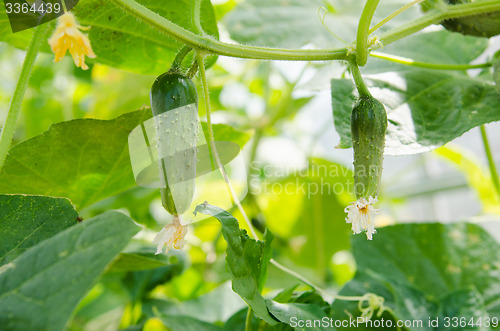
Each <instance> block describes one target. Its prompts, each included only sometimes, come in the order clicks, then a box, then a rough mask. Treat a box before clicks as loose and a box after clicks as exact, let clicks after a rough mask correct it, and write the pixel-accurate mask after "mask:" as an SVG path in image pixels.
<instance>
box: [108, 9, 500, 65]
mask: <svg viewBox="0 0 500 331" xmlns="http://www.w3.org/2000/svg"><path fill="white" fill-rule="evenodd" d="M111 1H112V2H113V3H114V4H116V5H117V6H118V7H120V8H121V9H123V10H124V11H125V12H127V13H129V14H130V15H132V16H133V17H136V18H137V19H139V20H141V21H143V22H144V23H146V24H148V25H150V26H152V27H154V28H156V29H158V30H160V31H162V32H164V33H166V34H167V35H169V36H171V37H172V38H174V39H176V40H177V41H179V42H182V43H184V44H186V45H188V46H190V47H192V48H195V49H199V50H204V51H206V52H208V53H212V54H218V55H223V56H231V57H239V58H245V59H257V60H284V61H325V60H347V53H348V51H347V48H341V49H307V50H302V49H280V48H269V47H255V46H245V45H235V44H228V43H224V42H221V41H218V40H215V39H212V38H210V37H202V36H198V35H196V34H194V33H192V32H191V31H188V30H186V29H183V28H181V27H180V26H178V25H176V24H174V23H172V22H170V21H169V20H167V19H165V18H163V17H161V16H160V15H158V14H156V13H154V12H152V11H151V10H149V9H147V8H145V7H144V6H142V5H140V4H138V3H137V2H135V1H134V0H111ZM499 10H500V1H498V0H483V1H478V2H472V3H466V4H459V5H448V6H447V10H445V11H432V12H429V13H427V14H425V15H424V16H422V17H420V18H418V19H416V20H413V21H411V22H409V23H408V24H405V25H403V26H401V27H399V28H396V29H393V30H391V31H388V32H387V33H384V34H382V36H381V37H380V41H381V44H383V45H387V44H390V43H392V42H394V41H396V40H399V39H401V38H404V37H406V36H408V35H411V34H413V33H415V32H418V31H420V30H422V29H423V28H425V27H427V26H429V25H431V24H437V23H439V22H441V21H442V20H445V19H450V18H457V17H463V16H470V15H476V14H484V13H489V12H494V11H499ZM377 47H380V46H372V48H373V49H375V48H377Z"/></svg>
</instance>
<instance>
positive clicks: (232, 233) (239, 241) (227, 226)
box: [195, 204, 277, 325]
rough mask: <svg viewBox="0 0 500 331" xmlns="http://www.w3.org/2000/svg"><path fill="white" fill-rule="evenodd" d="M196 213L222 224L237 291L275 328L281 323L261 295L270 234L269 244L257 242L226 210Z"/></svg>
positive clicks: (210, 208) (204, 206) (209, 208)
mask: <svg viewBox="0 0 500 331" xmlns="http://www.w3.org/2000/svg"><path fill="white" fill-rule="evenodd" d="M195 213H202V214H205V215H210V216H213V217H215V218H216V219H218V220H219V221H220V222H221V225H222V235H223V236H224V239H225V240H226V242H227V250H226V253H227V256H226V263H227V268H228V269H229V273H230V274H231V279H232V280H233V290H234V291H235V292H236V293H238V294H239V295H240V297H241V298H242V299H243V300H245V302H246V303H247V304H248V305H249V306H250V307H252V310H253V311H254V312H255V313H256V314H257V316H258V317H259V318H261V319H263V320H264V321H266V322H267V323H269V324H271V325H275V324H276V323H277V322H276V320H275V319H274V318H273V317H272V316H271V315H270V314H269V312H268V310H267V307H266V302H265V300H264V298H263V297H262V295H261V294H260V291H259V289H260V288H261V287H262V283H261V281H262V280H263V277H264V276H262V273H263V272H266V270H267V269H266V265H267V263H268V262H269V260H268V259H269V258H270V256H269V255H270V254H269V253H268V250H269V248H268V247H267V246H268V245H269V244H270V241H271V240H272V235H271V234H270V233H269V232H268V233H266V234H265V235H264V238H265V239H267V241H266V242H263V241H260V240H254V239H252V238H250V237H249V236H248V235H247V234H246V231H245V230H240V228H239V224H238V220H237V219H236V218H234V217H233V216H232V215H231V214H229V213H228V212H227V211H225V210H224V209H221V208H219V207H215V206H211V205H209V204H201V205H198V206H196V209H195Z"/></svg>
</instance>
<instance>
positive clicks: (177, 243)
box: [153, 216, 187, 254]
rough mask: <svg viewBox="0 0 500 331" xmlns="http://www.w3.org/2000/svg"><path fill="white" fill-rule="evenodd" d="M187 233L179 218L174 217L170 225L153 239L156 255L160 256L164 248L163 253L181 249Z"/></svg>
mask: <svg viewBox="0 0 500 331" xmlns="http://www.w3.org/2000/svg"><path fill="white" fill-rule="evenodd" d="M186 233H187V227H186V226H184V225H182V224H181V221H180V217H179V216H174V219H173V221H172V223H170V224H167V225H165V226H164V227H163V229H161V231H160V232H159V233H158V234H157V235H156V237H155V238H154V239H153V244H155V245H156V254H160V253H161V252H162V251H163V247H164V246H166V247H165V253H168V251H169V250H170V249H171V248H172V247H173V248H175V249H182V248H183V247H184V244H185V243H186V241H185V239H184V237H185V236H186Z"/></svg>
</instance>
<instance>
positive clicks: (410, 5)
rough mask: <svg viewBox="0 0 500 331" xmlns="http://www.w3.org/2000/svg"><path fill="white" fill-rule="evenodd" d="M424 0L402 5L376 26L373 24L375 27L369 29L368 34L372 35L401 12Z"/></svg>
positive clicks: (414, 0) (415, 0)
mask: <svg viewBox="0 0 500 331" xmlns="http://www.w3.org/2000/svg"><path fill="white" fill-rule="evenodd" d="M422 1H424V0H413V1H412V2H410V3H408V4H406V5H404V6H403V7H401V8H399V9H398V10H396V11H395V12H393V13H392V14H390V15H389V16H387V17H386V18H384V19H383V20H382V21H380V22H378V23H377V24H375V26H374V27H373V28H371V29H370V31H369V32H368V33H369V34H372V33H374V32H375V31H377V30H378V29H379V28H380V27H382V26H383V25H384V24H386V23H387V22H389V21H390V20H392V19H393V18H394V17H396V16H398V15H399V14H401V13H402V12H404V11H405V10H407V9H408V8H410V7H412V6H414V5H416V4H418V3H420V2H422Z"/></svg>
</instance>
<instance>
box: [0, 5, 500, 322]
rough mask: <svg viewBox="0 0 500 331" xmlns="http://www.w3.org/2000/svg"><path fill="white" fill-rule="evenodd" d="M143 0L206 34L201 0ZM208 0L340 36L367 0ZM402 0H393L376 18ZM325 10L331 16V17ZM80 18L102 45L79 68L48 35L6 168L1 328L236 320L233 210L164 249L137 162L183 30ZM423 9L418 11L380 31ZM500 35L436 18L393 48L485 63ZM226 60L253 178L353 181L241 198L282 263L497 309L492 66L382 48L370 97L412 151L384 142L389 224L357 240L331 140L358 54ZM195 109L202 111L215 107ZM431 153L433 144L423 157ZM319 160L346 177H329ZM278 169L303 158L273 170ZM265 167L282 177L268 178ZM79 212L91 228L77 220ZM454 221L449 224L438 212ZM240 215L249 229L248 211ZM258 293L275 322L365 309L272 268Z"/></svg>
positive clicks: (255, 21) (318, 34)
mask: <svg viewBox="0 0 500 331" xmlns="http://www.w3.org/2000/svg"><path fill="white" fill-rule="evenodd" d="M139 2H140V3H142V4H144V5H145V6H147V7H148V8H150V9H151V10H154V11H155V12H158V13H159V14H160V15H162V16H165V17H167V18H168V19H170V20H172V21H174V22H176V23H178V24H179V25H181V26H183V27H185V28H187V29H191V30H194V29H195V26H194V24H193V22H192V19H191V15H189V14H186V13H191V12H192V7H191V6H192V2H190V1H176V2H175V3H174V2H172V1H168V4H167V2H166V3H165V5H157V4H156V2H154V1H148V0H141V1H139ZM212 4H213V9H212V8H211V6H210V3H209V1H203V2H202V21H201V23H202V27H203V29H204V31H205V32H207V33H208V34H210V35H212V36H213V37H215V38H217V37H218V34H220V39H221V40H232V41H236V42H239V43H244V44H250V45H259V46H272V47H287V48H300V47H320V48H325V45H327V46H328V48H331V47H342V46H345V43H344V42H342V41H341V40H346V41H351V40H354V39H355V31H356V26H357V20H358V16H359V13H360V12H361V9H362V3H361V2H359V3H358V2H356V3H355V4H354V5H353V3H352V1H343V0H338V1H334V2H331V3H330V2H328V3H326V2H323V1H316V0H309V1H295V0H290V1H280V2H279V3H278V2H273V1H264V0H246V1H242V2H236V1H233V0H229V1H213V2H212ZM403 4H404V2H403V1H398V0H393V1H382V4H381V5H380V8H379V9H378V10H377V12H376V16H375V19H374V21H379V20H380V19H382V18H383V17H385V16H386V15H387V14H388V13H390V12H392V11H394V10H395V9H397V8H399V7H400V6H401V5H403ZM0 6H3V4H1V5H0ZM320 7H324V8H325V9H324V11H325V12H326V13H327V14H326V16H325V19H324V25H323V24H321V20H320V18H319V17H318V16H321V15H322V14H323V10H320V11H319V13H320V15H318V9H319V8H320ZM167 8H168V9H167ZM3 10H4V9H3V8H2V7H0V11H3ZM74 13H75V15H76V16H77V17H78V19H79V20H80V23H81V24H82V25H84V26H86V25H89V26H92V28H91V29H90V32H89V37H90V39H91V41H92V45H93V47H94V50H95V52H96V54H97V55H98V57H97V59H96V60H95V63H92V62H91V69H90V70H88V71H82V70H80V69H78V68H74V65H73V63H72V61H71V58H66V59H64V60H63V61H62V62H60V63H57V64H54V63H53V55H52V54H50V53H49V48H48V45H45V46H44V47H42V51H43V53H41V54H39V56H38V59H37V61H36V65H35V68H34V72H33V74H32V76H31V79H30V83H29V84H30V85H29V89H28V91H27V94H26V97H25V99H24V102H23V112H22V117H21V120H20V121H19V123H18V128H17V130H16V136H15V142H14V144H13V146H14V147H12V149H11V150H10V151H9V156H8V158H7V162H6V164H5V166H4V168H3V169H2V170H1V172H0V193H2V194H3V195H1V196H0V200H1V204H0V238H1V239H2V244H1V245H0V260H1V261H2V264H3V265H4V267H2V269H0V307H2V308H0V316H2V317H0V321H2V322H3V321H5V318H7V319H8V318H9V316H16V317H19V319H18V320H16V321H15V322H12V320H11V322H12V323H13V324H7V325H9V327H11V328H12V329H22V327H25V326H30V327H32V328H35V329H36V328H37V327H38V328H43V327H44V326H45V325H52V326H51V327H50V329H53V330H58V329H61V328H63V327H66V328H68V329H70V330H115V329H118V328H123V329H129V330H140V329H144V330H162V329H165V328H169V329H172V330H175V331H177V330H193V329H200V330H212V329H213V330H219V329H227V330H243V329H244V322H245V316H246V311H247V309H246V308H245V307H246V305H245V303H244V302H243V300H241V299H240V297H239V296H238V295H237V294H235V293H234V292H233V291H232V290H231V286H230V274H229V273H228V271H227V270H226V266H225V256H226V241H225V240H224V238H223V234H222V232H221V226H220V223H219V222H218V221H217V220H216V219H214V218H211V219H209V220H207V221H203V222H200V223H195V224H193V225H192V226H191V228H190V231H189V234H188V238H187V240H188V246H187V249H185V250H184V251H181V252H179V251H173V252H170V253H169V254H168V255H166V256H164V255H162V256H154V255H153V253H154V247H153V246H152V244H151V240H152V238H153V236H154V234H155V232H157V231H158V230H159V229H161V227H162V226H163V225H164V224H166V223H167V222H168V221H169V220H170V218H169V215H168V214H166V212H165V211H164V210H163V208H162V207H161V203H160V197H159V192H157V191H155V190H150V189H145V188H140V187H137V186H136V185H135V183H134V180H133V177H132V176H131V169H130V165H129V159H128V155H127V153H128V152H127V146H126V137H127V135H128V132H130V130H131V129H133V128H134V127H136V126H137V125H138V123H140V121H141V120H143V119H145V118H147V117H148V116H149V115H148V114H149V110H148V109H144V107H145V106H148V105H149V89H150V87H151V84H152V82H153V80H154V78H155V77H156V76H157V75H159V74H160V73H162V72H163V71H165V70H166V69H168V67H169V63H170V62H171V60H172V59H173V56H174V55H175V52H176V50H177V49H179V48H180V44H179V43H176V42H174V41H173V40H171V39H170V38H168V37H166V36H165V35H163V34H161V33H159V32H156V31H153V30H152V29H151V28H149V27H147V26H146V25H144V24H142V23H140V22H138V21H137V20H136V19H135V18H132V17H127V15H126V14H125V13H123V12H122V11H120V10H119V9H117V8H116V7H114V5H113V4H111V2H106V3H105V5H103V2H102V1H97V0H86V1H81V3H80V4H79V5H78V7H77V8H76V9H75V10H74ZM420 15H421V13H420V12H419V9H418V8H417V7H415V8H411V9H410V10H408V11H407V12H405V13H404V14H403V15H401V16H399V17H398V18H397V19H396V20H394V21H391V22H390V23H389V24H388V25H387V26H384V27H383V29H384V30H385V31H386V30H388V29H390V27H391V26H396V25H398V24H401V23H403V22H405V21H407V20H409V19H410V18H414V17H418V16H420ZM216 22H218V23H216ZM327 28H328V29H327ZM9 29H10V27H9V26H8V23H7V21H6V20H5V15H3V13H2V14H1V17H0V39H1V40H2V41H4V42H2V43H0V72H1V73H2V78H3V79H2V80H1V81H0V120H1V121H2V123H3V122H4V118H5V117H6V115H7V110H8V107H9V103H10V98H11V96H12V95H13V93H14V88H15V84H16V81H17V77H18V75H19V72H20V70H21V65H22V60H23V57H24V54H25V53H24V51H23V50H22V49H25V48H26V47H27V45H28V44H29V41H30V39H31V35H32V31H31V30H27V31H24V32H21V33H17V34H15V35H13V34H12V33H11V32H10V31H9ZM217 31H218V32H217ZM332 32H333V33H334V34H335V35H336V36H337V37H334V36H332ZM49 33H50V32H49ZM339 39H340V40H339ZM498 45H499V39H498V38H492V39H490V40H488V39H486V38H475V37H464V36H462V35H460V34H456V33H452V32H448V31H445V30H443V29H442V28H441V27H438V26H432V27H430V28H428V29H426V30H424V31H422V32H421V33H419V34H417V35H415V36H411V37H409V38H407V39H404V40H402V41H400V42H397V43H394V44H392V45H389V46H387V47H386V48H383V49H382V50H381V51H382V52H384V53H388V54H393V55H399V56H405V57H408V58H412V59H415V60H418V61H423V62H433V63H447V64H467V63H482V62H484V61H486V60H489V59H490V58H491V55H492V54H493V53H494V52H495V51H496V50H498ZM457 48H458V50H457ZM215 60H216V58H215V57H214V58H212V60H211V64H212V66H211V68H210V70H209V71H208V76H209V77H208V81H209V84H210V91H211V93H210V102H211V105H212V109H213V110H215V113H214V119H215V121H216V122H217V123H221V124H224V125H225V126H219V127H218V128H217V127H216V128H215V130H216V135H217V134H218V135H220V136H221V137H224V139H229V140H234V141H238V142H239V143H241V144H245V143H246V144H245V148H244V151H243V152H244V156H245V158H246V159H247V161H248V163H249V164H250V163H251V161H254V162H253V163H251V164H252V166H251V167H250V170H251V171H252V172H251V178H252V179H253V181H252V185H251V186H250V192H253V191H258V189H259V188H260V189H262V188H263V187H270V186H271V184H273V183H280V184H281V185H285V184H286V183H291V185H292V187H295V186H300V185H301V184H302V183H306V184H308V183H324V182H327V183H330V184H331V185H335V184H337V183H338V184H339V185H341V187H342V188H344V189H343V190H342V191H341V192H340V193H339V194H319V193H312V192H307V194H302V193H301V192H300V191H297V192H295V193H293V194H287V193H286V192H271V193H267V194H266V193H261V194H257V193H254V194H250V195H248V196H247V198H246V199H245V200H244V201H243V205H244V207H245V209H246V211H247V213H248V214H249V216H250V217H251V219H252V221H253V223H254V226H255V227H256V228H257V229H264V228H267V229H269V230H270V231H271V232H273V233H274V235H275V238H274V240H273V242H272V245H271V246H272V253H273V257H274V258H275V259H276V260H278V261H279V262H281V263H282V264H284V265H286V266H287V267H289V268H291V269H293V270H295V271H297V272H299V273H300V274H302V275H305V276H306V277H307V278H309V279H311V280H312V281H313V282H314V283H317V284H320V285H321V286H322V287H324V288H327V289H328V290H329V291H331V292H334V293H336V292H338V291H340V293H342V294H345V295H362V294H364V293H366V291H370V292H374V293H376V294H379V295H382V296H384V297H385V298H386V304H388V305H389V306H390V307H391V309H392V313H389V312H386V313H385V314H384V315H383V317H385V318H392V319H395V318H396V319H415V318H422V319H426V318H427V316H429V315H430V316H446V315H447V314H448V315H449V314H452V315H455V316H467V317H470V316H474V317H481V316H482V317H484V316H487V315H489V316H497V317H498V316H499V315H500V306H499V299H498V298H499V296H500V294H499V293H500V289H499V287H498V286H499V285H498V284H500V281H499V280H500V279H499V277H500V264H499V263H500V257H499V256H498V251H499V250H498V248H499V247H498V240H500V235H499V233H500V231H499V228H500V226H499V222H498V221H499V216H498V215H499V213H500V209H499V199H498V196H497V195H496V193H495V190H494V187H493V186H492V184H491V180H490V175H489V172H488V170H487V167H486V165H487V162H486V159H485V158H484V156H483V152H482V142H481V140H480V134H479V129H478V128H477V126H478V125H479V124H483V123H488V122H492V121H497V120H499V118H498V116H499V115H498V114H499V112H498V109H499V104H500V102H499V98H498V92H496V91H495V88H494V86H493V85H492V74H491V70H490V69H484V70H469V71H467V72H465V71H440V70H425V69H418V68H413V67H408V66H402V65H400V64H395V63H392V62H387V61H383V60H379V59H375V58H371V59H370V60H369V63H368V65H367V66H366V67H365V68H363V73H364V74H366V76H367V78H368V81H369V84H370V86H371V87H372V88H373V93H374V95H375V96H376V97H377V98H379V99H380V100H381V101H383V102H384V103H385V104H386V106H387V108H388V111H389V118H391V114H392V116H393V120H394V121H393V122H392V124H393V126H392V131H390V132H389V136H388V143H387V144H388V151H389V152H390V153H391V154H393V155H394V154H396V155H400V156H387V157H386V159H385V164H384V177H383V194H382V199H381V200H382V201H381V209H382V213H381V214H380V215H379V217H378V218H377V224H378V225H379V226H388V227H387V228H382V229H380V230H379V233H378V234H377V235H376V236H375V239H374V241H373V242H367V241H366V240H365V239H364V237H363V235H358V236H352V235H351V234H350V228H349V226H348V225H346V224H345V221H344V218H345V213H344V211H343V210H344V208H345V206H346V205H347V204H348V203H349V202H350V201H352V200H353V197H352V196H351V195H350V194H349V193H348V192H347V191H348V190H347V188H348V187H349V185H352V176H351V173H350V171H349V170H348V169H351V167H352V166H351V163H352V151H351V150H342V149H335V146H337V145H338V144H339V143H340V144H341V145H344V146H349V128H348V126H347V125H348V123H349V122H348V121H349V120H348V119H349V116H348V114H349V112H350V109H351V107H352V101H353V99H354V95H353V94H352V91H353V86H352V83H350V81H348V80H347V79H345V77H346V72H345V70H346V67H345V65H344V64H343V63H338V62H334V63H332V62H316V63H299V62H268V61H255V60H239V59H234V58H227V57H218V59H217V62H215ZM190 61H192V59H191V58H188V59H186V61H185V63H184V64H187V63H189V62H190ZM332 79H333V80H332ZM196 83H197V84H198V85H199V81H198V79H196ZM198 88H199V86H198ZM338 91H342V93H339V92H338ZM431 92H432V93H431ZM418 95H420V96H422V97H420V98H418V97H415V96H418ZM332 105H333V119H334V120H335V128H334V126H333V125H332V124H333V122H332ZM199 108H200V109H199V112H200V116H203V115H204V114H205V109H204V107H203V105H202V103H200V107H199ZM138 109H139V110H138ZM408 109H410V110H411V112H408ZM135 110H138V111H135ZM134 111H135V112H134ZM417 115H418V116H417ZM227 126H230V127H231V128H233V129H229V128H228V127H227ZM499 128H500V127H499V125H498V123H492V124H489V125H487V130H488V133H489V135H490V139H491V140H490V141H491V142H492V143H493V148H494V155H498V152H500V150H499V148H500V146H499V145H498V144H496V142H498V141H499V138H500V130H499ZM471 129H472V130H471ZM390 130H391V129H390ZM469 130H470V131H469ZM423 132H425V133H427V134H428V135H427V136H426V135H423V134H422V133H423ZM464 132H465V134H464ZM462 134H463V135H462ZM250 137H251V139H250ZM249 139H250V140H249ZM451 140H453V141H452V142H451V143H450V144H448V145H446V146H445V147H441V148H438V149H435V148H436V147H439V146H441V145H443V144H445V143H447V142H449V141H451ZM247 141H248V142H247ZM402 142H403V143H402ZM431 150H432V151H431ZM421 152H426V153H423V154H415V153H421ZM407 154H411V155H407ZM401 155H405V156H401ZM314 165H326V166H328V167H331V168H334V169H344V170H342V171H344V173H343V174H340V175H336V176H325V175H322V174H317V173H315V172H314ZM285 168H286V169H287V170H288V171H291V170H293V169H295V170H297V169H302V170H303V169H310V171H309V172H307V171H303V172H301V173H300V174H294V173H293V171H292V172H290V173H288V174H287V173H283V172H282V171H280V170H283V169H285ZM266 169H275V170H278V171H280V174H279V175H278V176H272V174H269V173H268V172H266ZM304 173H305V175H304ZM20 194H28V196H25V195H20ZM31 195H37V196H31ZM50 197H57V198H50ZM65 198H67V199H69V200H67V199H65ZM209 202H210V201H209ZM111 209H115V210H119V211H121V212H122V213H119V212H113V211H111V212H110V211H109V210H111ZM230 212H231V213H232V214H233V215H234V217H236V218H237V219H238V220H242V217H241V215H240V214H239V212H238V211H237V209H234V210H230ZM123 213H124V214H126V215H128V216H125V215H124V214H123ZM77 216H79V217H82V218H83V219H84V222H82V224H76V223H77V219H76V218H77ZM130 218H131V219H133V220H134V221H135V222H137V223H139V224H140V225H142V226H143V228H142V229H140V228H139V227H138V226H137V225H134V224H133V223H132V222H131V221H130ZM466 222H472V223H473V224H468V223H466ZM448 223H453V224H451V225H443V224H448ZM394 224H397V225H394ZM392 225H394V226H392ZM240 227H241V228H246V225H245V224H244V222H240ZM481 228H483V229H485V230H482V229H481ZM35 229H36V230H35ZM132 237H133V238H132ZM492 237H493V238H495V239H492ZM12 238H15V239H16V240H17V241H15V240H13V239H12ZM131 238H132V239H131ZM9 240H10V241H9ZM19 241H22V243H23V244H22V245H18V244H17V243H18V242H19ZM30 248H32V249H30ZM16 258H17V259H16ZM13 261H14V262H13ZM10 263H15V265H16V268H9V264H10ZM388 270H391V272H388ZM30 275H32V276H33V277H28V276H30ZM24 278H27V279H26V280H24ZM13 280H15V281H13ZM16 282H17V283H16ZM280 292H281V294H280V296H279V297H276V295H277V294H278V293H280ZM48 293H50V295H48ZM70 294H71V295H70ZM263 294H264V297H266V298H274V300H275V301H274V303H273V305H274V306H272V305H269V307H271V308H269V310H270V311H271V313H273V315H274V316H275V317H278V319H279V320H280V321H281V322H286V320H288V319H289V318H290V316H309V318H311V316H314V317H316V318H318V316H319V317H321V316H333V317H334V318H336V319H341V318H346V317H347V316H346V315H345V313H344V312H345V311H346V310H347V311H349V312H350V313H352V314H353V315H354V316H357V315H359V310H358V309H357V307H356V305H355V304H352V303H346V302H344V301H340V300H335V301H333V304H332V300H328V299H327V300H326V301H325V300H324V299H325V298H322V297H321V296H319V295H318V293H316V292H314V291H312V290H311V289H310V288H309V287H308V286H305V285H303V284H301V283H300V282H299V281H297V279H296V278H294V277H292V276H290V275H289V274H286V273H284V272H283V271H282V270H280V269H277V268H276V267H274V266H273V265H269V267H268V277H267V282H266V283H265V288H264V290H263ZM26 296H28V297H31V298H32V300H27V299H26ZM403 298H404V300H403ZM407 302H410V303H411V304H408V303H407ZM280 304H281V305H285V306H284V307H282V306H279V305H280ZM62 306H64V307H62ZM53 307H61V310H59V309H53ZM273 307H274V308H273ZM62 308H64V309H62ZM73 308H75V310H73ZM279 311H284V313H281V314H282V315H280V313H279ZM391 314H392V315H391ZM23 323H24V324H23ZM253 325H254V328H255V329H257V327H260V328H261V329H263V328H266V327H267V328H272V329H279V328H282V329H290V327H289V326H286V324H284V323H280V324H278V325H277V326H274V327H269V326H265V323H263V322H262V321H260V322H259V321H257V319H256V317H254V323H253ZM441 329H445V328H444V326H441Z"/></svg>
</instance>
